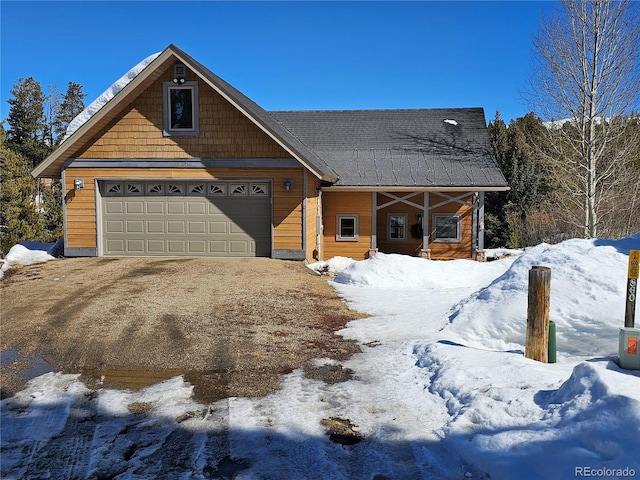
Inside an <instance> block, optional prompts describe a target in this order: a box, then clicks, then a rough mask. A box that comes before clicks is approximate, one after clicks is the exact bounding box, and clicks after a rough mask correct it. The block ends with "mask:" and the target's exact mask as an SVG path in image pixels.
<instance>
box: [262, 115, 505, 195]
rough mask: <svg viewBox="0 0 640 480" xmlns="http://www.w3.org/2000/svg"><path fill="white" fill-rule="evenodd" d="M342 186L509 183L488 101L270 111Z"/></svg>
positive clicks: (503, 185)
mask: <svg viewBox="0 0 640 480" xmlns="http://www.w3.org/2000/svg"><path fill="white" fill-rule="evenodd" d="M269 113H270V114H271V116H272V117H274V118H275V119H276V120H277V121H278V122H279V123H281V124H282V125H283V126H284V127H286V128H287V130H289V131H290V132H291V133H292V134H293V135H294V136H295V137H297V138H298V139H299V140H300V141H301V142H302V143H304V144H305V145H306V146H307V147H309V148H310V149H312V150H313V151H314V152H315V153H316V154H317V155H318V157H320V158H321V159H322V160H323V161H324V163H326V164H327V165H329V166H330V167H331V169H332V170H333V171H334V172H335V173H336V175H337V176H338V178H339V179H338V181H337V182H336V183H335V185H341V186H421V187H433V186H443V187H444V186H447V187H451V186H460V187H505V186H507V183H506V180H505V178H504V176H503V175H502V172H501V171H500V169H499V167H498V164H497V162H496V160H495V158H494V156H493V153H492V151H491V145H490V143H489V137H488V134H487V128H486V124H485V117H484V111H483V109H482V108H446V109H413V110H334V111H280V112H269Z"/></svg>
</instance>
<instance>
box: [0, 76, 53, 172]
mask: <svg viewBox="0 0 640 480" xmlns="http://www.w3.org/2000/svg"><path fill="white" fill-rule="evenodd" d="M11 94H12V95H13V96H14V98H10V99H9V100H7V103H9V105H10V106H11V107H10V108H9V115H8V117H7V123H8V124H9V127H10V128H9V130H8V131H7V138H6V143H7V147H8V148H10V149H11V150H13V151H14V152H16V153H18V154H20V155H22V156H23V157H24V158H25V159H26V160H27V162H28V164H29V166H30V167H31V168H33V167H35V166H36V165H38V164H39V163H40V162H41V161H42V160H44V158H45V157H46V156H47V155H48V154H49V153H50V152H51V147H50V145H47V142H46V136H47V121H46V117H45V115H44V105H45V96H44V93H43V92H42V87H41V86H40V83H39V82H37V81H35V80H34V79H33V78H32V77H29V78H27V79H24V78H20V79H18V81H17V82H16V84H15V85H14V87H13V89H11Z"/></svg>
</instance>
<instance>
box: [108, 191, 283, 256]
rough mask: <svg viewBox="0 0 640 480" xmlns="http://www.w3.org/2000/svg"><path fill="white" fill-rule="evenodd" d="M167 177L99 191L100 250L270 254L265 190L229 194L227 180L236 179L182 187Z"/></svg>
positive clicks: (152, 253) (120, 253)
mask: <svg viewBox="0 0 640 480" xmlns="http://www.w3.org/2000/svg"><path fill="white" fill-rule="evenodd" d="M113 183H117V182H113ZM170 183H171V182H162V181H154V182H140V181H137V183H136V184H137V189H134V190H132V189H129V188H128V187H129V186H128V184H127V182H121V184H122V188H121V189H119V190H118V191H115V190H113V191H109V192H107V193H105V192H104V191H103V208H102V212H103V213H102V216H103V218H102V225H103V229H102V231H103V240H102V245H103V250H104V252H103V253H104V254H106V255H109V254H111V255H201V256H237V257H243V256H256V255H257V256H269V255H270V254H271V202H270V197H269V196H268V194H267V195H253V194H251V195H249V194H245V195H231V192H232V191H233V189H231V188H230V185H231V183H233V184H234V185H236V184H240V183H242V182H220V181H216V182H203V184H202V187H203V188H198V189H194V188H191V189H187V190H184V191H179V190H176V189H173V190H172V189H171V188H169V187H170V185H169V184H170ZM110 184H111V182H110ZM213 184H215V185H216V186H218V187H220V189H217V190H215V191H216V192H218V193H217V194H216V195H213V194H212V193H211V192H212V189H211V185H213ZM245 185H249V183H248V182H245ZM266 190H268V188H267V189H266ZM245 191H246V189H245ZM122 192H124V193H122ZM185 192H186V194H185ZM144 193H146V196H145V195H144Z"/></svg>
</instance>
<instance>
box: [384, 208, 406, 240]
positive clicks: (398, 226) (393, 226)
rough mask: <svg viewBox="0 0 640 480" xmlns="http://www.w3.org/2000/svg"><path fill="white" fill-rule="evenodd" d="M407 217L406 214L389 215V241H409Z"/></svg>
mask: <svg viewBox="0 0 640 480" xmlns="http://www.w3.org/2000/svg"><path fill="white" fill-rule="evenodd" d="M407 217H408V215H407V214H406V213H388V214H387V240H406V239H407Z"/></svg>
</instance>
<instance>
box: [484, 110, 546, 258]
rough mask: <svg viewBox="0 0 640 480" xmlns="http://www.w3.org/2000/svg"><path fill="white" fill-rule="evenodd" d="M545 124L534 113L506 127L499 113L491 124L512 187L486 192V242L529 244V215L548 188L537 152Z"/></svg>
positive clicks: (498, 156) (497, 153) (495, 147)
mask: <svg viewBox="0 0 640 480" xmlns="http://www.w3.org/2000/svg"><path fill="white" fill-rule="evenodd" d="M544 130H545V127H544V125H543V124H542V122H541V121H540V120H539V119H538V118H537V117H536V116H535V115H534V114H532V113H529V114H527V115H526V116H524V117H522V118H518V119H516V120H513V121H511V123H510V124H509V126H507V125H506V124H505V123H504V121H503V120H502V119H501V118H500V114H499V113H496V116H495V119H494V121H493V122H491V123H490V124H489V126H488V131H489V138H490V140H491V146H492V147H493V151H494V154H495V156H496V159H497V161H498V165H499V166H500V169H501V170H502V173H503V174H504V176H505V177H506V179H507V182H508V184H509V186H510V187H511V189H510V190H509V191H507V192H492V193H489V194H487V199H486V201H487V206H486V209H487V218H486V229H487V232H486V233H488V235H487V243H488V244H489V245H491V246H505V245H506V246H510V247H512V248H518V247H522V246H525V245H526V244H527V243H528V239H527V238H526V233H525V232H526V227H527V216H528V215H529V213H530V212H531V210H532V209H533V208H534V207H535V206H536V205H538V204H539V203H540V201H541V199H542V198H543V197H544V196H545V194H546V191H547V190H548V187H547V184H546V180H545V178H546V177H545V175H544V172H543V167H542V165H541V164H540V162H539V161H538V159H537V156H538V155H537V152H538V149H540V148H545V147H544V145H543V144H542V143H541V142H542V140H543V139H544V133H545V132H544Z"/></svg>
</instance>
